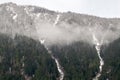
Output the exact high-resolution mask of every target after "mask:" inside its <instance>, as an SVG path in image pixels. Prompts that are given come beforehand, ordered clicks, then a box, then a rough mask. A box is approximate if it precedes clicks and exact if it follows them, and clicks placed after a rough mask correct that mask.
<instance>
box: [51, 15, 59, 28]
mask: <svg viewBox="0 0 120 80" xmlns="http://www.w3.org/2000/svg"><path fill="white" fill-rule="evenodd" d="M59 19H60V15H59V14H58V15H57V17H56V20H55V22H54V24H53V26H55V25H56V24H57V23H58V21H59Z"/></svg>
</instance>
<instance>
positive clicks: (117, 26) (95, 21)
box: [0, 3, 120, 80]
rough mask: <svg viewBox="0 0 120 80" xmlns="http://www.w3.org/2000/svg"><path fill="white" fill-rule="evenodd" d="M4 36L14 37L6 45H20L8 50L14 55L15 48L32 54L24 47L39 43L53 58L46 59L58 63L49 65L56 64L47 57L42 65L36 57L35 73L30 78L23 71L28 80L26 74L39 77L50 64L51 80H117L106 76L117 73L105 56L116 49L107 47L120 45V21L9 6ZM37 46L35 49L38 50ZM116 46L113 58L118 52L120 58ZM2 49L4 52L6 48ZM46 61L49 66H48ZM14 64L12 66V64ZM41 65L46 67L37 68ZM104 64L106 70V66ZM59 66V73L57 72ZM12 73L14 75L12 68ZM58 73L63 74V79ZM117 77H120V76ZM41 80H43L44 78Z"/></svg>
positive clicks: (3, 12)
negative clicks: (40, 72) (110, 50)
mask: <svg viewBox="0 0 120 80" xmlns="http://www.w3.org/2000/svg"><path fill="white" fill-rule="evenodd" d="M0 34H1V35H3V34H4V35H7V36H8V37H10V44H7V42H8V43H9V39H8V37H7V38H5V40H6V39H8V41H7V40H6V42H5V44H6V45H10V46H14V47H15V46H16V45H17V44H19V45H18V46H17V48H18V49H17V48H15V49H14V47H7V48H10V52H11V51H12V50H11V49H12V48H13V51H14V50H15V51H17V53H18V54H21V50H23V52H24V51H26V50H27V51H26V52H27V53H28V52H29V48H28V49H27V48H25V49H24V48H23V49H22V48H21V47H20V46H22V47H24V46H23V45H25V46H26V45H27V47H28V46H29V45H30V44H33V43H32V42H34V44H36V45H37V41H38V44H39V46H42V47H41V48H42V49H41V48H40V51H41V53H44V54H45V53H48V54H49V55H50V56H51V57H46V58H45V59H47V58H51V59H52V60H54V61H55V64H56V65H55V64H52V65H49V64H50V63H53V61H51V62H49V60H45V59H44V55H43V58H41V59H43V64H42V62H39V58H37V59H38V60H35V58H34V60H33V62H34V61H36V62H35V64H36V65H35V68H34V66H33V68H34V70H33V71H31V73H30V75H28V73H27V71H26V74H25V73H24V72H25V71H23V73H24V74H21V72H20V74H21V75H22V76H24V78H25V80H27V79H26V75H27V76H28V77H29V76H30V78H34V76H35V77H36V76H38V73H39V72H35V71H39V70H38V69H39V68H40V71H41V70H42V68H44V66H46V65H49V68H50V70H49V68H48V69H46V73H47V72H49V75H48V74H46V73H45V74H46V76H49V79H51V80H53V79H54V80H79V79H80V78H81V80H82V79H83V80H98V79H99V78H100V79H101V80H106V79H107V78H110V79H111V80H114V76H112V77H110V76H109V72H108V74H106V73H107V71H108V69H109V71H110V72H111V71H112V70H113V71H114V66H113V65H111V64H112V63H111V62H109V59H111V57H110V58H108V57H109V56H107V55H105V54H101V53H104V52H106V53H107V52H109V49H111V48H112V47H106V45H110V46H112V45H113V46H115V45H114V44H113V43H115V44H116V43H117V42H118V43H119V38H120V19H119V18H101V17H97V16H91V15H86V14H78V13H74V12H55V11H51V10H48V9H45V8H42V7H37V6H30V5H17V4H15V3H5V4H0ZM2 37H3V36H2ZM2 39H4V37H3V38H1V40H0V41H3V40H2ZM31 39H32V40H31ZM14 40H15V41H18V43H16V42H15V43H14ZM117 40H118V41H117ZM27 41H28V42H27ZM35 41H36V42H35ZM1 43H2V42H1ZM11 44H12V45H11ZM20 44H22V45H20ZM34 44H33V45H32V47H34ZM3 45H4V44H3ZM116 46H118V47H116ZM116 46H115V47H116V52H113V53H110V54H111V55H113V54H114V53H116V54H117V55H119V54H118V53H117V51H119V49H117V48H119V45H116ZM1 47H2V48H3V49H4V47H3V46H1ZM29 47H30V50H31V51H30V52H32V51H33V53H34V48H31V46H29ZM19 48H20V51H19ZM38 48H39V47H38ZM38 48H37V49H36V47H35V50H36V52H37V50H38ZM5 49H6V48H5ZM16 49H17V50H16ZM32 49H33V50H32ZM113 51H114V50H113ZM8 52H9V51H8ZM38 52H39V50H38ZM11 53H12V52H11ZM14 53H16V52H14ZM33 53H31V55H34V54H33ZM39 53H40V52H39ZM96 53H97V54H96ZM48 54H47V55H48ZM15 55H16V54H15ZM45 55H46V54H45ZM36 56H37V54H36ZM106 56H107V57H106ZM22 57H23V58H24V55H22ZM28 57H29V56H28ZM11 59H12V58H11ZM104 59H105V61H104ZM116 59H117V58H116ZM118 60H119V59H118ZM8 61H10V60H8ZM45 61H46V65H44V62H45ZM47 61H48V64H47ZM107 61H108V62H107ZM11 62H12V61H11ZM11 62H10V64H11V65H12V63H11ZM106 62H107V63H106ZM117 62H119V61H117ZM14 63H15V62H13V64H14ZM16 64H17V62H16ZM22 64H25V63H22ZM26 64H27V63H26ZM38 64H40V65H43V66H42V67H37V68H36V66H37V65H38ZM20 65H21V62H20ZM40 65H39V66H40ZM104 65H105V67H103V66H104ZM106 65H107V66H106ZM115 65H117V66H118V65H119V63H116V64H115ZM51 66H54V69H55V71H54V70H53V69H52V70H51ZM68 66H69V67H68ZM28 67H30V66H28ZM55 67H56V68H57V70H58V71H56V68H55ZM23 68H24V67H23ZM30 68H32V67H30ZM33 68H32V69H33ZM32 69H30V70H32ZM8 70H9V71H10V72H11V67H10V68H9V69H8ZM20 70H21V68H20ZM88 70H90V71H88ZM103 70H104V71H103ZM117 70H119V69H117ZM52 71H53V73H52ZM105 71H106V72H105ZM28 72H29V70H28ZM58 72H59V75H60V76H59V77H58ZM6 73H7V72H6ZM13 73H14V71H13ZM78 74H80V75H78ZM110 74H112V73H110ZM101 75H102V77H101ZM117 75H119V73H118V74H117ZM51 76H52V78H51ZM28 77H27V78H28ZM39 78H40V77H39ZM44 79H45V80H49V79H46V77H44V78H43V80H44ZM117 79H119V77H118V76H117V78H116V80H117ZM29 80H32V79H29ZM33 80H34V79H33ZM35 80H36V79H35ZM37 80H38V79H37ZM40 80H42V78H41V79H40Z"/></svg>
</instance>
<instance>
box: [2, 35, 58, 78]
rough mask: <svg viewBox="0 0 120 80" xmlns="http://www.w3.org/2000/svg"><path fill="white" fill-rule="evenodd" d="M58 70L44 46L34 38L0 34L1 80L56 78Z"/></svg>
mask: <svg viewBox="0 0 120 80" xmlns="http://www.w3.org/2000/svg"><path fill="white" fill-rule="evenodd" d="M57 77H58V71H57V67H56V64H55V62H54V60H53V59H52V58H51V57H50V55H49V54H48V52H47V51H46V49H45V48H44V46H42V45H41V44H40V43H39V42H37V41H34V40H33V39H30V38H27V37H24V36H16V37H15V39H14V40H13V39H11V38H10V37H8V36H6V35H0V80H56V78H57Z"/></svg>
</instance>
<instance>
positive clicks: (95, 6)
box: [0, 0, 120, 18]
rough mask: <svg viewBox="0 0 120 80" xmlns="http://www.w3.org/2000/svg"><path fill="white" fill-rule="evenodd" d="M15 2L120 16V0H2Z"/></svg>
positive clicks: (2, 0)
mask: <svg viewBox="0 0 120 80" xmlns="http://www.w3.org/2000/svg"><path fill="white" fill-rule="evenodd" d="M5 2H14V3H17V4H22V5H23V4H24V5H26V4H27V5H37V6H40V7H45V8H47V9H50V10H55V11H62V12H63V11H65V12H66V11H72V12H77V13H85V14H91V15H96V16H101V17H119V18H120V0H0V3H5Z"/></svg>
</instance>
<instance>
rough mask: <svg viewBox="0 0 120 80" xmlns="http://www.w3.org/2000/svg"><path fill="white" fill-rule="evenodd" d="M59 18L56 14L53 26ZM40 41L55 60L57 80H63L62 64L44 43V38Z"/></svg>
mask: <svg viewBox="0 0 120 80" xmlns="http://www.w3.org/2000/svg"><path fill="white" fill-rule="evenodd" d="M59 19H60V15H59V14H58V15H57V17H56V20H55V22H54V24H53V26H54V27H55V26H56V24H57V23H58V21H59ZM40 42H41V44H42V45H44V47H45V48H46V50H47V51H48V53H49V54H50V55H51V57H52V59H53V60H55V63H56V65H57V69H58V72H59V74H60V76H59V78H58V79H59V80H63V79H64V71H63V69H62V66H61V65H60V63H59V61H58V59H57V58H56V57H54V56H53V53H52V51H51V50H50V49H49V48H48V47H47V46H46V45H45V40H44V39H40Z"/></svg>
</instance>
